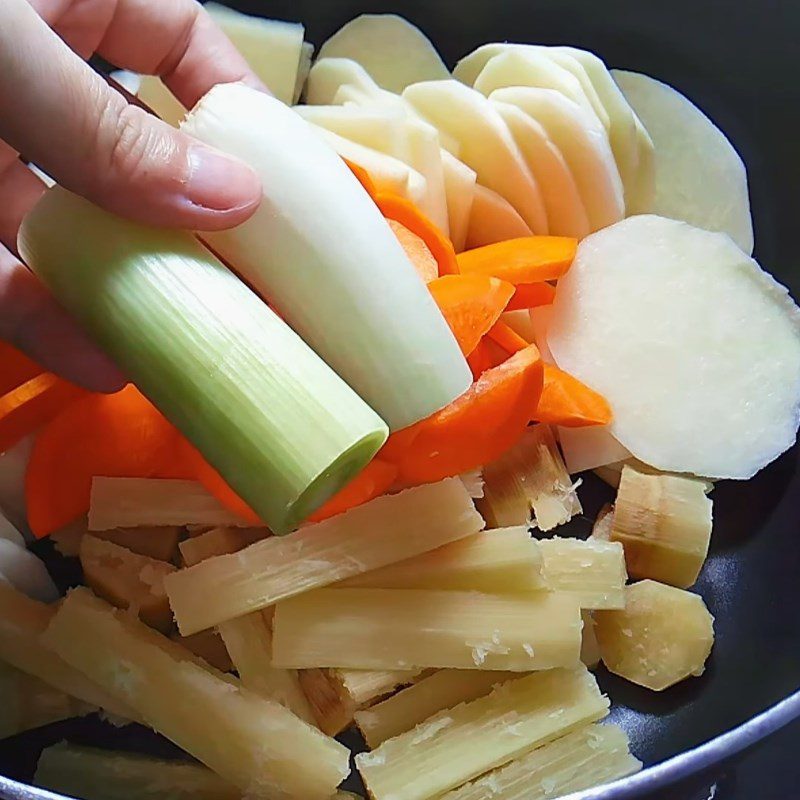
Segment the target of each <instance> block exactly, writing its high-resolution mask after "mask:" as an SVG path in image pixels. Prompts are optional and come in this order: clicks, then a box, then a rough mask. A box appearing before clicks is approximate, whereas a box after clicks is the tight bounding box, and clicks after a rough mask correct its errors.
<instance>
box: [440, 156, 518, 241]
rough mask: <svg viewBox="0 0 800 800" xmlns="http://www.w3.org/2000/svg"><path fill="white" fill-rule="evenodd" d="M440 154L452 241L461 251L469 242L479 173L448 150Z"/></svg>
mask: <svg viewBox="0 0 800 800" xmlns="http://www.w3.org/2000/svg"><path fill="white" fill-rule="evenodd" d="M440 155H441V157H442V171H443V173H444V192H445V198H446V200H447V221H448V224H449V227H450V241H451V242H452V243H453V247H454V248H455V251H456V252H457V253H460V252H461V251H462V250H464V248H465V246H466V242H467V231H468V229H469V221H470V212H471V211H472V203H473V201H474V197H475V183H476V181H477V175H476V174H475V170H474V169H470V168H469V167H468V166H467V165H466V164H465V163H464V162H463V161H459V159H457V158H456V157H455V156H454V155H453V154H452V153H451V152H449V151H448V150H445V149H444V148H442V150H441V153H440ZM526 227H527V226H526Z"/></svg>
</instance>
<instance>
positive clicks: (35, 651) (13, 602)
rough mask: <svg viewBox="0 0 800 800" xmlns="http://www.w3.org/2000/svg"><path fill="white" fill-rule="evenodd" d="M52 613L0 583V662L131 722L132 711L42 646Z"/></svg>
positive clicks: (52, 609) (53, 612)
mask: <svg viewBox="0 0 800 800" xmlns="http://www.w3.org/2000/svg"><path fill="white" fill-rule="evenodd" d="M55 613H56V609H55V606H49V605H45V604H44V603H39V602H37V601H36V600H31V599H30V598H28V597H26V596H25V595H23V594H21V593H20V592H17V591H16V590H15V589H13V588H12V587H11V586H9V585H8V584H4V583H2V582H0V659H2V660H3V661H5V662H6V663H8V664H10V665H11V666H12V667H16V669H18V670H20V671H22V672H25V673H27V674H28V675H31V676H33V677H35V678H38V679H39V680H41V681H44V682H45V683H46V684H48V686H52V687H53V688H54V689H58V690H59V691H61V692H64V694H68V695H70V696H71V697H75V698H77V699H78V700H81V701H82V702H84V703H88V704H89V705H90V706H94V707H95V708H103V709H105V710H106V711H108V712H110V713H112V714H115V715H117V716H120V717H126V718H127V719H132V718H133V717H134V712H133V711H132V710H131V709H129V708H128V707H127V706H126V705H125V704H124V703H122V702H120V701H119V700H117V699H116V698H115V697H113V696H112V695H111V694H110V693H107V692H106V691H105V690H103V689H102V688H101V687H100V686H99V685H97V684H96V683H93V682H92V681H91V680H89V678H87V677H86V676H85V675H84V674H83V673H82V672H79V671H78V670H76V669H74V668H73V667H71V666H70V665H69V664H67V663H66V662H65V661H62V659H60V658H59V657H58V656H56V655H54V654H53V653H51V652H50V650H48V649H47V648H46V647H45V646H44V645H43V644H42V641H41V635H42V634H43V633H44V631H45V629H46V628H47V626H48V625H49V624H50V620H51V619H52V618H53V615H54V614H55Z"/></svg>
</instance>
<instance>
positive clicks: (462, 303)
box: [428, 275, 514, 356]
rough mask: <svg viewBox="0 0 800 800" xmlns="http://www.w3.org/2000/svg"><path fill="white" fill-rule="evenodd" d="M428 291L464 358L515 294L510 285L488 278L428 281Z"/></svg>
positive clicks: (469, 276)
mask: <svg viewBox="0 0 800 800" xmlns="http://www.w3.org/2000/svg"><path fill="white" fill-rule="evenodd" d="M428 289H429V290H430V293H431V294H432V295H433V299H434V300H435V301H436V305H438V306H439V310H440V311H441V312H442V315H443V316H444V318H445V319H446V320H447V324H448V325H449V326H450V330H451V331H453V335H454V336H455V337H456V341H458V344H459V346H460V347H461V352H462V353H463V354H464V355H465V356H468V355H469V354H470V353H471V352H472V351H473V350H474V349H475V348H476V347H477V345H478V342H480V340H481V337H482V336H483V335H484V334H485V333H486V332H487V331H488V330H489V329H490V328H491V327H492V325H494V324H495V323H496V322H497V320H498V319H499V318H500V315H501V314H502V313H503V311H505V308H506V305H507V304H508V301H509V300H510V299H511V296H512V295H513V294H514V287H513V286H512V285H511V284H510V283H506V282H505V281H501V280H498V279H497V278H491V277H489V276H488V275H444V276H443V277H441V278H437V279H436V280H435V281H431V282H430V283H429V284H428Z"/></svg>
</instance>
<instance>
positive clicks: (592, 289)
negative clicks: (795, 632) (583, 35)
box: [0, 5, 800, 800]
mask: <svg viewBox="0 0 800 800" xmlns="http://www.w3.org/2000/svg"><path fill="white" fill-rule="evenodd" d="M210 10H211V11H212V13H213V14H214V15H215V16H216V17H217V19H218V21H219V22H220V24H221V25H222V26H223V27H224V28H225V30H226V31H228V33H229V34H230V35H231V37H232V38H233V40H234V41H235V42H236V43H237V44H238V46H239V47H240V49H241V51H242V53H243V54H244V55H245V57H246V58H248V59H249V60H250V62H251V64H252V65H253V67H254V69H256V71H257V72H258V73H259V74H260V75H261V77H262V79H263V80H264V81H265V82H266V83H267V85H268V86H270V88H272V89H273V93H274V95H275V96H274V97H269V96H266V95H264V94H260V93H257V92H255V91H253V90H250V89H247V88H245V87H244V86H241V85H225V86H218V87H215V88H214V89H212V90H211V92H210V93H209V94H208V95H207V96H206V97H205V98H203V100H201V102H200V103H199V104H198V106H197V107H196V108H195V109H194V110H193V111H192V112H191V113H190V114H189V115H188V117H187V118H186V119H185V120H183V122H182V126H183V128H184V130H186V131H187V132H188V133H190V134H191V135H193V136H196V137H198V138H200V139H202V140H203V141H205V142H206V143H208V144H210V145H213V146H215V147H218V148H220V149H223V150H227V151H229V152H231V153H234V154H236V155H238V156H239V157H241V158H243V159H244V160H246V161H247V162H248V163H250V164H251V166H253V167H254V169H256V171H257V172H258V173H259V175H260V176H261V178H262V181H263V185H264V198H263V200H262V204H261V207H260V209H259V210H258V211H257V213H256V215H255V216H254V217H253V218H252V219H251V220H249V221H248V222H246V223H244V224H243V225H241V226H239V227H238V228H236V229H233V230H231V231H225V232H219V233H214V234H204V238H205V239H206V241H207V243H208V245H209V246H210V247H212V248H213V250H214V252H215V253H218V254H219V255H220V256H221V257H223V258H224V259H225V260H226V262H227V263H228V264H229V265H230V269H229V268H228V267H226V266H224V265H223V264H222V262H221V261H219V260H218V259H217V258H216V257H215V256H214V255H213V254H212V253H211V251H210V250H209V249H206V247H205V246H204V245H203V244H202V243H201V242H200V241H199V240H198V239H197V238H195V237H194V236H193V235H191V234H190V233H171V232H165V231H157V230H151V229H147V228H143V227H140V226H136V225H133V224H131V223H127V222H124V221H122V220H119V219H116V218H114V217H112V216H110V215H108V214H105V213H104V212H101V211H100V210H98V209H96V208H94V207H92V206H91V205H90V204H88V203H86V202H85V201H83V200H81V199H79V198H77V197H75V196H72V195H70V194H68V193H67V192H65V191H63V190H62V189H59V188H56V189H54V190H51V191H50V192H49V193H48V195H47V196H46V197H45V198H44V200H43V201H42V203H41V204H40V205H39V206H38V207H37V208H36V209H35V210H34V211H33V212H32V213H31V214H30V215H29V217H28V218H27V219H26V221H25V222H24V224H23V227H22V232H21V237H20V252H21V253H22V255H23V256H24V257H25V258H26V260H27V261H28V263H29V264H30V266H31V268H32V269H33V270H34V271H35V272H36V273H37V274H38V275H39V276H40V277H41V278H42V280H43V281H44V282H45V283H46V284H47V285H48V286H49V287H50V288H51V289H52V291H53V292H54V294H56V295H57V297H58V298H59V300H60V301H61V302H62V303H63V304H64V305H65V306H66V307H67V308H68V309H69V310H70V311H71V312H72V313H73V314H74V315H75V316H76V317H77V318H78V319H79V320H80V321H81V322H82V323H83V325H84V326H85V327H86V329H87V330H88V331H89V332H90V333H91V334H92V335H93V336H94V337H95V339H96V340H97V341H98V342H99V343H100V344H101V345H102V346H103V347H105V349H106V350H107V351H108V352H109V353H111V354H112V355H113V356H114V357H115V359H116V360H117V361H118V362H119V363H120V365H121V366H123V367H124V368H125V369H126V370H127V372H128V374H129V375H130V377H131V379H132V380H133V383H132V384H131V385H129V386H127V387H126V388H125V389H123V390H122V391H120V392H117V393H116V394H112V395H98V394H92V393H89V392H85V391H83V390H81V389H78V388H77V387H73V386H71V385H70V384H68V383H66V382H64V381H62V380H61V379H59V378H57V377H56V376H54V375H51V374H50V373H47V372H45V371H43V370H42V369H41V368H40V367H39V366H38V365H36V364H35V363H33V362H31V361H30V360H29V359H27V358H26V357H25V356H23V355H22V354H21V353H19V352H17V351H16V350H15V349H14V348H12V347H11V346H9V345H2V344H0V365H2V367H1V368H0V395H2V396H0V451H10V452H8V453H6V455H4V456H0V507H3V509H4V510H5V511H6V512H8V513H9V514H11V513H12V512H13V511H14V509H13V508H12V506H16V505H18V503H15V502H14V499H15V498H14V495H15V494H16V495H19V493H20V491H19V490H16V491H13V490H9V489H8V488H7V487H8V486H13V485H19V484H21V483H22V477H21V473H22V472H24V494H25V503H26V514H25V515H24V516H25V520H24V521H25V523H26V524H27V526H29V527H30V530H31V531H32V533H33V535H34V536H35V537H37V538H43V537H50V538H51V539H52V541H53V542H54V544H55V547H56V549H57V550H58V551H59V553H61V554H62V556H64V557H65V558H77V559H79V562H80V567H81V569H82V575H83V584H84V585H83V586H81V587H79V588H76V589H73V590H72V591H70V592H68V593H67V596H66V598H63V599H59V601H58V602H57V603H56V602H53V601H55V600H56V592H55V590H54V586H53V584H52V581H50V579H49V576H48V575H47V574H46V571H45V569H44V566H43V565H42V564H41V562H39V561H38V559H36V558H35V557H34V556H33V555H32V554H31V553H28V552H27V551H26V550H25V549H24V542H23V540H22V537H21V536H20V534H18V533H17V532H16V529H15V528H14V526H13V525H11V523H10V522H8V521H6V520H4V519H3V518H2V517H0V523H2V527H0V545H5V544H8V545H9V547H8V548H6V547H0V667H1V669H0V701H2V703H3V704H4V706H5V707H6V708H9V709H10V711H9V713H8V715H7V718H4V725H3V727H2V730H0V735H13V734H15V733H18V732H21V731H23V730H27V729H29V728H33V727H37V726H40V725H44V724H47V723H49V722H51V721H55V720H61V719H66V718H69V717H73V716H81V715H86V714H90V713H95V712H97V711H102V712H103V713H105V714H107V715H110V716H111V717H112V718H113V720H114V721H115V723H116V724H120V725H127V724H134V723H136V724H140V725H144V726H146V727H149V728H151V729H153V730H155V731H157V732H158V733H160V734H161V735H163V736H164V737H166V738H167V739H169V740H171V741H172V742H173V743H175V744H177V745H178V746H179V747H180V748H181V749H182V750H184V751H185V752H186V753H187V754H189V755H190V756H192V757H193V758H194V759H195V761H194V762H192V763H189V762H188V761H177V760H169V761H165V760H159V759H154V758H150V757H148V756H145V755H137V754H131V753H128V752H109V751H108V750H95V749H92V748H87V747H85V746H78V745H73V744H71V743H61V744H58V745H56V746H54V747H51V748H48V749H46V750H45V752H44V753H43V755H42V757H41V759H40V761H39V766H38V769H37V773H36V782H37V784H39V785H41V786H44V787H47V788H50V789H53V790H56V791H60V792H63V793H66V794H70V795H72V796H76V797H83V798H86V799H87V800H95V798H96V800H107V799H108V798H109V797H111V798H118V799H119V800H134V798H135V799H136V800H138V799H139V798H141V797H142V796H144V795H151V794H159V795H160V794H168V795H169V796H171V797H177V798H183V797H185V798H187V800H188V798H189V797H192V798H194V797H197V796H198V795H200V796H201V797H205V798H208V800H217V799H218V798H225V799H226V800H227V798H231V800H233V798H240V797H243V796H245V795H246V796H248V797H253V798H264V800H273V799H276V798H281V800H329V799H330V798H338V799H339V800H344V798H346V797H353V796H354V795H350V794H348V793H347V792H343V791H340V790H339V786H340V784H341V783H342V781H343V780H344V779H345V778H346V777H347V776H348V773H349V770H350V766H349V764H350V752H349V750H348V748H347V747H345V746H344V745H343V744H342V743H340V742H339V741H337V740H336V739H335V738H334V737H335V736H337V735H338V734H339V733H341V732H342V731H344V730H345V729H347V728H349V727H351V726H356V727H357V728H358V730H359V731H360V733H361V735H362V737H363V740H364V742H365V748H364V750H363V752H361V753H359V754H358V755H357V756H356V759H355V764H356V768H357V770H358V773H359V775H360V778H361V781H362V783H363V785H364V786H365V787H366V790H367V792H368V795H369V796H370V797H372V798H374V800H445V799H446V800H536V799H539V798H541V800H544V798H550V797H555V796H559V795H562V794H566V793H569V792H573V791H578V790H581V789H585V788H588V787H591V786H594V785H596V784H599V783H603V782H606V781H611V780H614V779H616V778H620V777H622V776H625V775H628V774H630V773H632V772H635V771H637V770H638V769H640V768H641V764H640V762H639V761H638V760H637V759H636V758H635V757H634V756H633V755H631V752H630V744H629V741H628V737H627V735H626V733H625V732H624V731H623V730H622V729H621V728H619V727H617V726H616V725H614V724H609V723H605V722H602V720H603V719H604V717H606V716H607V714H608V713H609V706H610V701H609V698H607V697H606V696H604V695H603V694H602V692H601V689H600V686H599V684H598V681H597V679H596V678H595V675H594V674H593V671H594V670H595V669H597V668H598V666H599V664H600V663H601V662H602V664H603V665H605V668H606V669H607V670H609V671H611V672H614V673H616V674H617V675H619V676H621V677H623V678H625V679H627V680H629V681H631V682H632V683H635V684H637V685H638V686H640V687H643V688H645V689H648V690H651V691H663V690H667V689H668V688H669V687H671V686H673V685H674V684H676V683H678V682H680V681H682V680H684V679H686V678H689V677H690V676H699V675H700V674H702V672H703V670H704V667H705V664H706V661H707V659H708V656H709V654H710V651H711V648H712V645H713V640H714V631H713V617H712V616H711V615H710V613H709V612H708V610H707V608H706V605H705V602H704V600H703V598H701V597H700V595H699V594H697V593H695V592H693V591H691V588H692V587H693V586H694V585H695V583H696V581H697V579H698V576H699V575H700V573H701V570H702V568H703V564H704V562H705V560H706V557H707V555H708V550H709V544H710V539H711V532H712V515H713V504H712V500H711V498H710V497H709V493H710V492H711V490H712V489H713V485H714V484H713V481H715V480H718V479H723V478H736V479H744V478H748V477H750V476H751V475H753V474H754V473H755V472H757V471H758V470H759V469H761V468H762V467H764V466H765V465H766V464H768V463H769V462H770V461H772V460H774V459H775V458H776V457H777V456H778V455H780V454H781V453H782V452H784V451H785V450H786V449H788V448H789V447H790V446H791V445H792V444H793V442H794V440H795V437H796V433H797V428H798V422H799V421H800V310H798V308H797V306H796V305H795V304H794V302H793V301H792V299H791V298H790V297H789V295H788V292H787V291H786V290H785V289H784V288H783V287H782V286H780V285H779V284H777V283H776V282H775V281H774V280H773V279H772V278H771V277H770V276H769V275H768V274H767V273H765V272H764V271H763V270H762V269H761V267H760V266H759V265H758V264H757V263H756V262H755V261H754V260H753V259H752V258H751V257H750V252H751V251H752V244H753V241H752V226H751V223H750V214H749V204H748V201H747V185H746V175H745V172H744V169H743V166H742V164H741V161H740V160H739V158H738V156H737V155H736V153H735V151H734V150H733V148H732V146H731V145H730V143H728V141H727V140H726V139H725V138H724V136H723V135H722V134H721V133H720V132H719V131H718V130H717V129H716V128H714V127H713V125H712V124H711V123H710V121H709V120H708V119H707V118H706V117H704V116H703V115H702V114H701V113H700V112H699V111H698V110H697V109H696V108H695V107H694V106H692V105H691V104H690V103H689V101H688V100H686V99H685V98H683V97H682V96H680V95H678V94H677V93H675V92H674V91H673V90H671V89H670V88H669V87H665V86H664V85H663V84H659V83H657V82H655V81H653V80H652V79H650V78H647V77H645V76H641V75H636V74H633V73H616V72H614V73H612V72H609V71H608V69H607V68H606V66H605V65H604V64H603V62H602V61H600V59H598V58H597V57H596V56H594V55H593V54H591V53H587V52H585V51H581V50H577V49H574V48H569V47H543V46H538V45H511V44H489V45H485V46H484V47H480V48H478V49H477V50H476V51H475V52H474V53H472V54H470V55H468V56H467V57H466V58H464V59H462V61H461V62H459V64H458V66H457V67H456V69H455V71H454V73H453V75H452V76H451V75H450V73H449V72H448V70H447V68H446V66H445V65H444V63H443V62H442V60H441V58H440V57H439V55H438V53H437V52H436V50H435V49H434V48H433V45H432V44H431V43H430V42H429V41H428V39H427V38H426V37H425V36H424V35H423V34H422V33H421V32H420V31H419V30H417V29H416V28H414V27H413V26H411V25H410V24H409V23H407V22H406V21H405V20H402V19H401V18H399V17H396V16H393V15H365V16H363V17H359V18H357V19H356V20H353V21H352V22H351V23H349V24H348V25H346V26H345V27H344V28H342V30H341V31H339V32H338V33H337V34H335V35H334V36H333V37H332V38H331V39H330V40H329V41H328V42H326V43H325V44H324V45H323V47H322V48H321V50H320V55H319V58H318V59H317V61H316V62H315V64H314V65H313V66H311V52H312V49H311V46H310V45H307V44H306V43H304V42H303V28H302V26H299V25H291V24H287V23H278V22H272V21H263V20H253V19H251V18H249V17H246V16H244V15H241V14H238V13H235V12H231V11H229V10H226V9H223V8H220V7H213V5H212V7H211V8H210ZM265 53H270V59H269V60H266V61H265V60H264V58H263V56H264V54H265ZM301 93H303V94H304V96H305V99H306V101H307V104H306V105H303V106H296V107H294V108H292V106H291V105H290V104H292V103H296V102H297V101H298V99H299V97H300V96H301ZM140 94H141V96H142V97H143V98H144V99H146V100H147V102H148V103H150V104H151V105H153V106H154V107H155V108H156V110H157V111H159V113H161V114H162V116H165V117H169V119H170V121H171V122H173V123H174V124H181V118H182V117H183V116H184V112H183V110H182V109H179V108H175V105H174V99H172V98H171V96H169V95H168V93H166V90H165V89H164V88H163V86H162V85H161V84H160V83H159V82H158V81H156V80H155V79H146V80H145V81H144V82H143V83H142V86H141V89H140ZM170 104H172V105H170ZM676 131H677V132H676ZM687 198H691V202H685V201H686V199H687ZM721 198H722V199H724V200H725V203H721V202H720V199H721ZM76 232H79V233H80V235H75V234H76ZM242 279H244V281H246V282H247V285H246V284H245V282H244V281H243V280H242ZM250 287H252V289H251V288H250ZM273 307H274V309H275V311H273V310H272V309H273ZM31 440H32V445H31V444H30V442H31ZM591 469H595V470H596V471H597V474H598V475H599V476H600V477H601V478H602V479H604V480H605V481H606V482H608V483H610V484H611V485H612V486H613V487H614V488H615V489H616V498H615V501H614V504H613V505H611V504H609V505H608V506H606V507H605V508H604V509H603V510H602V511H601V512H600V514H599V515H598V517H597V519H596V521H595V523H594V527H593V530H592V533H591V535H590V536H589V537H588V538H581V537H580V536H579V535H578V530H577V529H576V527H575V526H574V525H573V524H571V521H572V520H573V519H575V518H576V517H579V516H581V515H582V514H583V509H582V506H581V501H580V498H579V487H580V484H581V480H582V479H580V478H578V479H576V478H575V474H576V473H578V472H584V471H586V470H591ZM6 484H7V486H6ZM3 540H8V541H3ZM629 577H630V578H632V579H634V581H635V582H633V583H629ZM600 678H601V680H602V675H601V674H600ZM345 785H348V786H349V785H350V784H345ZM353 786H354V788H358V786H357V783H355V782H354V783H353Z"/></svg>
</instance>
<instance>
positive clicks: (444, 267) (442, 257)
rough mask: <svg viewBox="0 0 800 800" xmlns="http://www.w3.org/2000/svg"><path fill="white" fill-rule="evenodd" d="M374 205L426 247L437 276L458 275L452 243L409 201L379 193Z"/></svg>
mask: <svg viewBox="0 0 800 800" xmlns="http://www.w3.org/2000/svg"><path fill="white" fill-rule="evenodd" d="M375 203H376V204H377V206H378V208H379V209H380V211H381V214H383V216H384V217H386V218H387V219H393V220H395V222H399V223H401V224H402V225H405V227H406V228H408V229H409V230H410V231H411V232H412V233H416V234H417V236H419V238H420V239H422V241H423V242H425V244H426V245H428V249H429V250H430V251H431V253H433V257H434V258H435V259H436V263H437V264H438V265H439V275H457V274H458V262H457V261H456V251H455V249H454V248H453V243H452V242H451V241H450V240H449V239H448V238H447V237H446V236H445V235H444V234H443V233H442V232H441V231H440V230H439V228H438V227H437V226H436V225H434V224H433V222H431V221H430V220H429V219H428V218H427V217H426V216H425V215H424V214H423V213H422V212H421V211H420V210H419V209H418V208H417V207H416V206H415V205H414V204H413V203H412V202H411V201H410V200H407V199H406V198H405V197H400V195H397V194H392V193H391V192H379V193H378V194H377V196H376V197H375Z"/></svg>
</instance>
